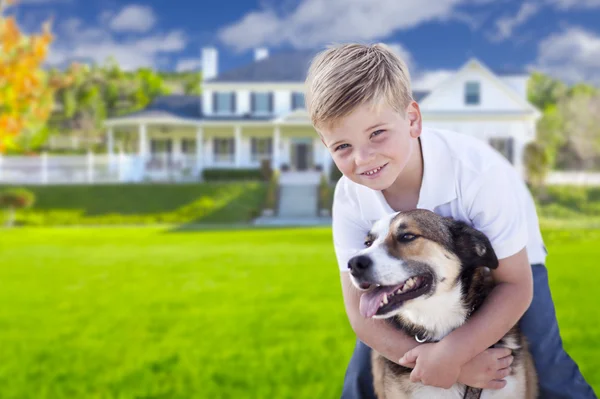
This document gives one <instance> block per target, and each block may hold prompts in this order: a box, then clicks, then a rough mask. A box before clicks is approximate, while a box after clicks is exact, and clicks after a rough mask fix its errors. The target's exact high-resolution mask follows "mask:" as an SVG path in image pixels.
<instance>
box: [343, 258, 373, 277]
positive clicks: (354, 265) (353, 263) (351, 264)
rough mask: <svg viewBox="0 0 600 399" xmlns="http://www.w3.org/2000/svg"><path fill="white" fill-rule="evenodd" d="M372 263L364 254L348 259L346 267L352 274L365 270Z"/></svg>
mask: <svg viewBox="0 0 600 399" xmlns="http://www.w3.org/2000/svg"><path fill="white" fill-rule="evenodd" d="M372 264H373V261H372V260H371V258H369V257H368V256H365V255H359V256H355V257H354V258H352V259H350V260H349V261H348V269H350V272H351V273H352V274H353V275H357V274H361V273H362V272H364V271H365V270H367V269H368V268H369V267H371V265H372Z"/></svg>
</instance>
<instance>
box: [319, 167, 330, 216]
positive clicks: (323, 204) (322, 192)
mask: <svg viewBox="0 0 600 399" xmlns="http://www.w3.org/2000/svg"><path fill="white" fill-rule="evenodd" d="M332 196H333V190H332V188H331V185H330V184H329V182H328V181H327V177H325V174H322V175H321V181H320V183H319V209H327V210H331V205H332V200H333V197H332Z"/></svg>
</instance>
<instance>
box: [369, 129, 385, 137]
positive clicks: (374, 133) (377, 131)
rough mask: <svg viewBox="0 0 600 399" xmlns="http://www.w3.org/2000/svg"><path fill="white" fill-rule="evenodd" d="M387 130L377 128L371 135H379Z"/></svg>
mask: <svg viewBox="0 0 600 399" xmlns="http://www.w3.org/2000/svg"><path fill="white" fill-rule="evenodd" d="M383 132H385V130H381V129H380V130H376V131H374V132H373V133H371V137H373V136H379V135H380V134H381V133H383Z"/></svg>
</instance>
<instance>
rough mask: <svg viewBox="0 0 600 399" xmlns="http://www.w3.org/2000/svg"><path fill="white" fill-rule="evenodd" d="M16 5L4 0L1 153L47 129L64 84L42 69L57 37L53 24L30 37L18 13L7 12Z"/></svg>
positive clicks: (0, 2)
mask: <svg viewBox="0 0 600 399" xmlns="http://www.w3.org/2000/svg"><path fill="white" fill-rule="evenodd" d="M13 5H14V1H13V0H0V153H1V152H4V151H5V150H6V149H7V148H14V147H16V146H18V145H19V140H20V141H23V140H26V139H31V138H32V137H35V136H36V135H38V134H40V133H41V132H43V130H44V128H45V125H46V121H47V120H48V117H49V116H50V112H51V111H52V107H53V96H54V92H55V89H56V88H57V87H59V86H60V85H61V84H62V83H63V81H62V79H52V78H51V77H49V76H48V74H47V73H46V72H45V71H44V70H43V69H42V64H43V63H44V61H45V59H46V56H47V54H48V47H49V45H50V43H51V42H52V40H53V36H52V33H51V27H50V23H49V22H46V23H44V25H43V28H42V32H41V33H39V34H34V35H30V36H27V35H25V34H23V33H22V32H21V30H20V28H19V26H18V24H17V21H16V19H15V18H14V16H8V15H6V9H7V8H8V7H10V6H13Z"/></svg>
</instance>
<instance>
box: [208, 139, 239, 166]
mask: <svg viewBox="0 0 600 399" xmlns="http://www.w3.org/2000/svg"><path fill="white" fill-rule="evenodd" d="M234 151H235V141H234V139H233V138H225V139H214V142H213V154H214V156H215V162H233V161H234Z"/></svg>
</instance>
